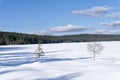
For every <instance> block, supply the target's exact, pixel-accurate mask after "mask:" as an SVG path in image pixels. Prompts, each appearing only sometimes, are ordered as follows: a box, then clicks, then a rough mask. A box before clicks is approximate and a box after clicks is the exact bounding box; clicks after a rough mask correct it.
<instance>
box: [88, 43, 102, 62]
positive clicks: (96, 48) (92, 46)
mask: <svg viewBox="0 0 120 80" xmlns="http://www.w3.org/2000/svg"><path fill="white" fill-rule="evenodd" d="M87 47H88V51H89V52H92V53H93V60H94V61H95V58H96V54H99V53H100V52H101V51H102V50H103V46H102V45H101V44H100V43H97V42H93V43H89V44H88V45H87Z"/></svg>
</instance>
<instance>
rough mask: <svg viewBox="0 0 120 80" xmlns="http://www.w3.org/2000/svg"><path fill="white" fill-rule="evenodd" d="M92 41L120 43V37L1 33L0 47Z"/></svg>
mask: <svg viewBox="0 0 120 80" xmlns="http://www.w3.org/2000/svg"><path fill="white" fill-rule="evenodd" d="M90 41H120V35H107V34H79V35H65V36H47V35H35V34H23V33H17V32H2V31H0V45H9V44H37V43H39V42H41V43H63V42H90Z"/></svg>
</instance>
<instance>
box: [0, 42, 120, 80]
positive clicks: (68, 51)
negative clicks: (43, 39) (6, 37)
mask: <svg viewBox="0 0 120 80" xmlns="http://www.w3.org/2000/svg"><path fill="white" fill-rule="evenodd" d="M87 44H88V43H60V44H43V45H42V47H43V49H44V52H45V56H43V57H42V58H41V59H40V61H37V59H36V58H35V55H34V53H35V49H36V48H37V45H7V46H0V80H120V42H117V41H116V42H115V41H114V42H101V44H102V45H103V46H104V50H103V51H102V53H101V54H99V55H97V57H96V61H95V62H94V61H93V60H92V54H91V53H89V52H88V51H87Z"/></svg>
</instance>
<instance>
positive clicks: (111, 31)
mask: <svg viewBox="0 0 120 80" xmlns="http://www.w3.org/2000/svg"><path fill="white" fill-rule="evenodd" d="M118 32H119V31H118V30H104V29H100V30H96V31H95V33H97V34H118Z"/></svg>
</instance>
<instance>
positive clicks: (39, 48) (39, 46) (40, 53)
mask: <svg viewBox="0 0 120 80" xmlns="http://www.w3.org/2000/svg"><path fill="white" fill-rule="evenodd" d="M35 54H36V57H37V58H40V57H41V56H44V54H45V53H44V51H43V49H42V45H41V43H39V44H38V46H37V49H36V53H35Z"/></svg>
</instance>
